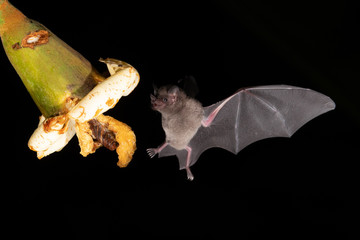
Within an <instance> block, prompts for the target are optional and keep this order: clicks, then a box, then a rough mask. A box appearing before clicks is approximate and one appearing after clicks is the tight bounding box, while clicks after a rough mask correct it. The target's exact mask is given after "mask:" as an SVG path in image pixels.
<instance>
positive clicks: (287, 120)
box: [159, 85, 335, 169]
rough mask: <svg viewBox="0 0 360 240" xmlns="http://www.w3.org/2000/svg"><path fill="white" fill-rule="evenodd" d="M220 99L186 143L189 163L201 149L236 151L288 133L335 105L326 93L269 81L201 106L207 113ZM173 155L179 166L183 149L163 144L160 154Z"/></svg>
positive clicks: (182, 164)
mask: <svg viewBox="0 0 360 240" xmlns="http://www.w3.org/2000/svg"><path fill="white" fill-rule="evenodd" d="M224 101H227V103H226V104H225V105H224V106H223V107H222V108H221V109H220V111H219V112H218V114H217V115H216V117H215V118H214V120H213V121H212V123H211V124H210V126H209V127H200V128H199V130H198V132H197V133H196V135H195V136H194V138H193V139H192V140H191V142H190V143H189V146H190V147H191V148H192V153H191V163H190V166H191V165H193V164H194V163H195V162H196V161H197V159H198V158H199V156H200V155H201V153H202V152H204V151H205V150H207V149H209V148H212V147H220V148H223V149H226V150H228V151H230V152H232V153H234V154H237V153H238V152H239V151H241V150H242V149H243V148H244V147H246V146H247V145H249V144H251V143H253V142H256V141H258V140H261V139H265V138H271V137H290V136H291V135H293V134H294V133H295V132H296V131H297V130H298V129H299V128H300V127H301V126H303V125H304V124H305V123H307V122H308V121H310V120H311V119H313V118H315V117H317V116H319V115H321V114H323V113H325V112H327V111H330V110H332V109H334V108H335V103H334V102H333V101H332V100H331V99H330V98H329V97H327V96H325V95H323V94H321V93H318V92H315V91H313V90H310V89H304V88H299V87H293V86H287V85H270V86H259V87H250V88H243V89H240V90H239V91H238V92H237V93H235V94H234V95H232V96H231V97H230V99H225V100H223V101H220V102H218V103H216V104H213V105H211V106H208V107H205V108H204V110H205V117H206V116H209V115H210V114H211V113H212V112H213V111H214V110H215V109H216V108H217V107H218V106H220V105H221V104H222V103H223V102H224ZM170 155H176V156H177V157H178V159H179V162H180V169H183V168H184V167H185V164H186V156H187V152H186V151H185V150H182V151H178V150H176V149H174V148H172V147H170V146H167V147H166V148H165V149H163V151H162V152H161V155H159V156H160V157H162V156H170Z"/></svg>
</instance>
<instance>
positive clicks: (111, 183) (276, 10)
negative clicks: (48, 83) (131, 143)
mask: <svg viewBox="0 0 360 240" xmlns="http://www.w3.org/2000/svg"><path fill="white" fill-rule="evenodd" d="M11 2H12V4H13V5H14V6H16V7H17V8H18V9H20V10H21V11H22V12H23V13H24V14H25V15H27V16H28V17H29V18H32V19H35V20H37V21H39V22H41V23H42V24H44V25H45V26H46V27H48V28H49V29H50V30H51V31H52V32H54V33H55V34H56V35H57V36H58V37H60V38H61V39H63V40H64V41H65V42H67V43H68V44H69V45H70V46H72V47H73V48H74V49H76V50H77V51H79V52H80V53H81V54H83V55H84V56H85V57H86V58H87V59H88V60H89V61H91V62H92V63H93V64H94V66H95V67H96V68H97V69H99V70H100V71H106V68H105V65H103V64H102V63H99V62H97V60H98V59H99V58H100V57H102V58H106V57H113V58H118V59H121V60H124V61H127V62H129V63H130V64H132V65H133V66H134V67H135V68H137V70H138V71H139V73H140V76H141V80H140V83H139V85H138V87H137V88H136V89H135V90H134V92H133V93H131V94H130V95H129V96H128V97H124V98H122V99H121V100H120V101H119V103H118V104H117V106H116V107H115V108H114V109H112V110H110V111H109V112H107V114H108V115H111V116H113V117H115V118H117V119H119V120H120V121H123V122H125V123H127V124H128V125H130V126H131V127H132V128H133V130H134V131H135V133H136V135H137V151H136V153H135V155H134V158H133V160H132V162H131V163H130V165H129V166H128V167H127V168H124V169H120V168H118V167H116V160H117V156H116V153H114V152H110V151H107V150H105V149H100V150H98V151H97V152H96V153H95V154H92V155H91V156H88V157H87V158H83V157H82V156H81V155H80V154H79V147H78V142H77V139H76V138H74V139H73V140H72V141H71V142H70V143H69V144H68V145H67V146H66V147H65V148H64V149H63V150H62V151H61V152H59V153H54V154H52V155H50V156H48V157H46V158H44V159H43V160H41V161H39V160H37V158H36V154H35V153H34V152H32V151H30V150H29V149H28V148H27V141H28V139H29V137H30V135H31V133H32V132H33V130H34V129H35V128H36V126H37V122H38V116H39V115H40V112H39V111H38V110H37V108H36V106H35V104H34V103H33V102H32V99H31V97H30V95H29V94H28V93H27V92H26V89H25V87H24V86H23V85H22V83H21V81H20V79H19V78H18V76H17V75H16V73H15V71H14V69H13V68H12V67H11V64H10V63H9V62H8V60H7V58H6V56H5V53H4V51H3V50H0V61H1V65H0V68H1V72H2V74H3V75H2V76H4V74H5V77H1V79H2V82H3V84H5V86H6V88H8V89H11V90H10V91H13V92H14V93H15V94H14V96H13V99H12V100H11V101H9V99H6V100H5V99H4V100H3V101H6V102H8V103H10V104H11V105H10V106H12V109H7V108H5V109H6V112H7V114H8V115H7V116H8V120H7V125H6V126H9V128H8V129H7V130H10V133H8V134H7V135H8V136H7V137H6V138H5V139H8V138H10V141H8V143H7V144H6V145H5V146H3V151H4V153H8V151H11V152H12V155H11V156H12V157H8V154H7V155H6V156H5V155H4V159H3V160H2V161H4V162H6V163H9V165H10V167H5V166H4V167H3V168H2V172H4V173H8V174H7V175H6V176H8V177H7V178H6V180H5V181H4V182H3V183H5V185H6V188H5V189H6V194H5V196H3V197H5V198H6V199H9V200H10V203H9V205H3V208H5V209H7V210H9V211H10V213H11V214H10V216H9V218H7V221H8V223H9V225H10V228H8V229H10V231H12V233H13V234H14V235H15V236H19V237H20V236H22V237H23V236H26V237H28V238H30V237H37V238H39V237H40V238H44V239H57V238H55V237H54V236H56V237H58V238H59V239H60V238H65V237H66V238H67V239H68V238H70V239H72V238H74V239H88V237H95V238H97V239H129V238H130V237H139V236H171V237H172V238H174V237H181V236H182V237H185V236H186V237H194V238H195V237H196V238H197V239H199V237H208V238H209V237H214V238H217V237H221V238H222V239H228V238H229V237H230V236H231V237H232V238H234V237H235V236H236V237H237V238H238V239H240V238H241V239H262V238H264V237H267V238H268V237H276V238H277V239H354V232H353V231H352V230H353V229H354V226H355V223H354V222H353V221H352V218H353V217H354V216H353V215H354V212H353V211H354V205H355V199H354V198H355V193H354V192H356V191H357V188H358V187H357V185H355V182H356V179H357V174H358V173H357V171H355V169H357V168H355V161H356V160H357V159H356V158H357V155H358V154H357V151H356V148H357V147H358V143H357V142H356V141H358V140H357V138H356V137H357V135H358V134H359V133H360V131H359V124H360V111H359V107H358V100H357V96H358V93H357V91H358V90H357V88H356V86H357V85H358V81H359V80H360V71H359V69H360V68H359V66H360V47H359V44H358V43H359V42H360V35H359V33H358V28H359V23H360V12H359V8H358V6H357V5H354V3H350V1H330V2H331V3H330V2H325V3H314V2H313V1H296V2H294V1H290V2H291V3H289V1H284V2H286V3H281V4H280V3H274V1H261V0H255V1H232V0H219V1H215V0H214V1H206V3H205V1H202V2H201V3H200V2H199V1H193V0H192V1H187V0H184V1H163V2H159V1H147V2H145V3H144V1H118V0H111V1H110V0H109V1H97V2H96V3H92V2H91V1H68V0H64V1H61V2H58V1H56V2H52V1H43V0H41V1H40V0H37V1H20V0H12V1H11ZM74 2H76V5H73V4H74ZM276 2H277V1H276ZM79 3H82V4H83V5H81V4H79ZM185 75H193V76H194V77H195V78H196V79H197V81H198V85H199V88H200V93H199V95H198V99H199V100H200V101H201V102H202V103H203V104H204V105H209V104H212V103H214V102H216V101H219V100H221V99H224V98H225V97H227V96H229V95H231V94H232V93H233V92H234V91H236V90H237V89H238V88H240V87H245V86H255V85H265V84H289V85H295V86H300V87H306V88H311V89H314V90H316V91H319V92H322V93H324V94H326V95H328V96H330V97H331V98H332V99H333V100H334V101H335V102H336V104H337V108H336V110H335V111H332V112H329V113H326V114H324V115H322V116H320V117H318V118H316V119H314V120H313V121H311V122H309V123H308V124H307V125H305V126H304V127H302V128H301V129H300V130H299V131H298V132H297V133H296V134H295V135H294V136H293V137H292V138H291V139H283V138H276V139H268V140H263V141H260V142H257V143H254V144H252V145H250V146H248V147H247V148H246V149H244V150H243V151H241V152H240V153H239V154H238V155H236V156H235V155H232V154H231V153H229V152H226V151H224V150H221V149H211V150H209V151H207V152H205V153H204V154H203V155H202V156H201V158H200V159H199V161H198V162H197V164H195V165H194V166H193V167H192V171H193V173H194V175H195V180H194V181H193V182H189V181H187V180H186V173H185V171H179V170H178V162H177V159H176V158H175V157H167V158H161V159H158V158H154V159H149V158H148V157H147V155H146V151H145V149H146V148H148V147H155V146H157V145H159V144H160V143H161V142H162V141H163V140H164V134H163V132H162V129H161V125H160V115H159V114H157V113H155V112H153V111H152V110H151V109H150V104H149V94H150V93H151V92H152V84H153V83H157V84H163V83H173V82H175V81H176V80H178V79H179V78H181V77H184V76H185ZM3 88H4V86H3ZM14 90H15V91H14ZM4 97H5V95H4V96H3V98H4ZM15 104H16V106H17V107H16V108H15V107H14V106H15ZM3 114H4V113H3ZM10 126H11V128H10ZM15 126H16V127H15ZM7 192H8V193H7ZM50 236H51V237H50ZM172 238H171V239H172Z"/></svg>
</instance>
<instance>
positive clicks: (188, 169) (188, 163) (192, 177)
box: [185, 146, 194, 181]
mask: <svg viewBox="0 0 360 240" xmlns="http://www.w3.org/2000/svg"><path fill="white" fill-rule="evenodd" d="M185 149H186V151H187V157H186V166H185V169H186V173H187V177H188V180H190V181H192V180H194V175H193V174H192V173H191V170H190V158H191V151H192V149H191V147H189V146H187V147H186V148H185Z"/></svg>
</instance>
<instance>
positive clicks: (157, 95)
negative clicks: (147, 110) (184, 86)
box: [150, 85, 185, 113]
mask: <svg viewBox="0 0 360 240" xmlns="http://www.w3.org/2000/svg"><path fill="white" fill-rule="evenodd" d="M184 96H185V94H184V93H183V91H182V90H181V89H180V88H179V87H177V86H174V85H171V86H164V87H161V88H156V87H154V95H153V94H150V99H151V108H152V109H153V110H155V111H158V112H160V113H171V112H172V111H175V109H177V108H178V107H179V105H180V104H179V103H180V102H181V99H182V98H183V97H184Z"/></svg>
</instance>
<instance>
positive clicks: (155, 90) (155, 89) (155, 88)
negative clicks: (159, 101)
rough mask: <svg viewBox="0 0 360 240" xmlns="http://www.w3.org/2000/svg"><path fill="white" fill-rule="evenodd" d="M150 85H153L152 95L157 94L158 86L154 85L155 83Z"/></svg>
mask: <svg viewBox="0 0 360 240" xmlns="http://www.w3.org/2000/svg"><path fill="white" fill-rule="evenodd" d="M152 85H153V89H154V95H155V96H157V95H158V91H159V88H158V87H157V86H156V85H155V83H153V84H152Z"/></svg>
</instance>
